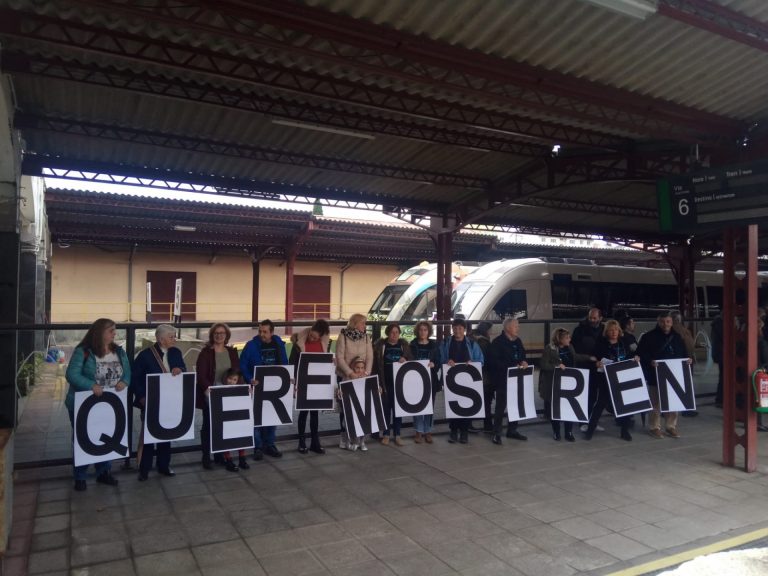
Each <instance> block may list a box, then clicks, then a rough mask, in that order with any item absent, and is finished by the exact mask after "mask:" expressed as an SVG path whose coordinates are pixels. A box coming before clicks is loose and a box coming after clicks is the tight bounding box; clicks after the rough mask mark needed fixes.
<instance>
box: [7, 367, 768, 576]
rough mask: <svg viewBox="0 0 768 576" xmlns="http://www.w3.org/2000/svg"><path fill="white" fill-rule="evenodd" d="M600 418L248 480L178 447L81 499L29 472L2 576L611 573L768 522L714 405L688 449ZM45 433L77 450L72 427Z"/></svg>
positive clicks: (761, 495) (256, 468)
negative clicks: (166, 468) (579, 425)
mask: <svg viewBox="0 0 768 576" xmlns="http://www.w3.org/2000/svg"><path fill="white" fill-rule="evenodd" d="M49 386H52V387H53V389H54V390H55V388H56V385H55V379H52V380H51V381H50V382H49ZM49 393H50V394H51V398H53V396H55V394H54V393H53V392H51V390H49ZM30 406H32V405H30ZM28 407H29V406H28ZM56 409H57V408H56V406H55V404H54V403H53V400H51V408H50V410H52V411H55V410H56ZM29 415H30V412H27V411H26V409H25V415H24V416H23V419H22V423H25V422H27V421H28V418H29ZM37 416H38V417H39V418H40V422H41V423H42V422H43V419H44V418H46V417H47V418H52V416H51V414H50V413H48V414H47V415H46V413H45V411H43V410H42V409H38V412H37ZM604 424H605V425H606V428H608V430H607V431H606V432H605V433H602V434H596V435H595V437H594V439H593V440H592V442H585V441H581V440H580V439H579V440H578V441H577V442H576V443H575V444H568V443H564V442H554V441H553V440H552V439H551V438H550V436H549V433H548V430H549V427H548V426H547V425H546V424H534V425H529V426H525V427H524V431H525V433H527V434H528V435H529V438H530V439H529V441H528V442H524V443H523V442H517V441H508V442H506V443H505V445H504V446H502V447H498V446H495V445H493V444H491V443H490V441H489V439H488V437H486V436H483V435H479V436H476V435H473V436H471V438H470V444H469V445H466V446H459V445H456V446H454V445H450V444H448V443H447V441H446V436H445V435H442V436H438V437H437V441H436V443H435V444H434V445H431V446H429V445H415V444H413V443H411V442H408V444H407V445H406V446H405V447H403V448H396V447H394V446H389V447H384V446H380V445H378V444H376V445H372V446H371V450H370V452H368V453H367V454H361V453H351V452H347V451H341V450H339V449H338V448H331V447H329V449H328V453H327V454H326V455H324V456H317V455H313V454H310V455H307V456H302V455H300V454H298V453H296V452H295V451H294V450H293V448H294V442H290V443H285V444H283V445H282V448H283V449H284V450H285V456H284V457H283V458H282V459H280V460H269V461H264V462H260V463H253V467H252V468H251V469H250V470H248V471H243V472H240V473H238V474H232V473H228V472H226V471H224V470H223V469H217V470H214V471H204V470H202V469H201V467H200V466H199V455H198V454H197V453H194V454H192V453H190V454H182V455H176V456H174V462H173V466H174V468H175V469H176V471H177V473H178V474H177V476H176V477H175V478H159V477H158V476H157V475H153V476H152V477H151V478H150V480H149V481H148V482H145V483H139V482H137V481H136V475H135V472H127V471H125V472H123V471H118V472H117V473H116V475H117V477H118V478H119V479H120V486H119V487H118V488H111V487H106V486H101V485H96V484H95V483H93V482H92V479H90V480H89V482H90V484H89V486H88V490H87V492H85V493H75V492H73V491H72V481H71V469H70V468H69V467H64V466H62V467H50V468H45V469H40V468H38V469H34V470H22V471H19V472H17V480H16V484H15V490H16V497H15V503H14V504H15V511H14V514H15V516H14V525H13V532H12V537H11V548H10V550H9V553H8V556H7V558H6V559H5V572H6V574H11V575H14V576H20V575H24V574H27V573H29V574H72V575H78V576H85V575H89V576H92V575H100V574H109V575H110V576H122V575H134V574H135V575H139V576H150V575H155V574H161V575H166V574H184V575H187V574H204V575H209V576H212V575H229V574H232V575H235V574H237V575H240V574H243V575H246V574H253V575H263V574H269V575H276V576H279V575H286V576H287V575H292V574H296V575H299V574H300V575H318V574H336V575H344V574H349V575H358V574H360V575H363V574H365V575H378V574H398V575H401V576H408V575H411V574H413V575H418V576H426V575H442V574H464V575H470V574H478V575H479V574H482V575H484V576H492V575H494V574H504V575H512V576H515V575H520V574H524V575H528V576H535V575H539V574H540V575H546V576H557V575H569V574H576V573H587V574H590V573H592V574H608V573H611V572H615V571H617V570H620V569H622V568H626V567H627V566H630V565H634V564H640V563H643V562H647V561H650V560H654V559H657V558H659V557H661V556H665V555H668V554H671V553H675V552H680V551H682V550H685V549H688V548H693V547H697V546H701V545H704V544H708V543H711V542H713V541H715V540H718V539H723V538H726V537H730V536H733V535H735V534H739V533H743V532H747V531H750V530H754V529H755V528H758V527H764V526H765V525H766V524H768V518H766V510H767V509H768V508H767V507H766V504H767V503H768V475H766V472H768V466H766V464H768V449H766V448H763V449H762V450H761V457H762V461H763V462H764V464H763V466H761V469H760V471H759V472H758V473H755V474H749V475H747V474H745V473H743V472H741V471H739V470H733V469H726V468H723V467H721V466H720V465H719V463H718V462H719V458H720V426H721V417H720V413H719V411H717V410H716V409H714V408H713V407H709V406H705V407H703V408H702V410H701V414H700V416H699V417H697V418H686V419H682V421H681V432H682V434H683V437H682V438H681V439H679V440H674V439H670V438H667V439H664V440H653V439H651V438H650V437H648V436H647V435H646V434H644V433H642V431H641V430H636V431H635V440H634V441H633V442H631V443H625V442H623V441H621V440H619V439H618V431H617V429H616V428H614V426H613V424H612V421H611V420H610V419H605V420H604ZM638 426H639V422H638ZM41 429H42V426H41ZM21 440H23V441H24V442H29V444H28V445H24V444H22V442H21V441H20V442H19V443H18V444H17V450H19V451H21V450H26V449H33V448H34V445H33V440H34V434H31V433H30V434H28V435H27V437H26V438H25V437H24V436H22V438H21ZM40 441H41V442H42V444H41V445H42V446H53V445H54V444H58V443H59V442H61V443H62V444H67V445H69V441H70V436H69V430H61V429H59V430H58V431H57V432H54V431H48V432H46V433H45V434H44V435H43V434H42V432H41V440H40ZM328 443H329V444H330V441H328ZM22 446H23V447H22ZM51 449H52V448H51ZM52 453H53V452H52Z"/></svg>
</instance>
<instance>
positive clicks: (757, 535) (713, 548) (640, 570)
mask: <svg viewBox="0 0 768 576" xmlns="http://www.w3.org/2000/svg"><path fill="white" fill-rule="evenodd" d="M766 537H768V528H761V529H759V530H754V531H752V532H747V533H746V534H742V535H741V536H734V537H733V538H726V539H725V540H720V541H719V542H715V543H713V544H708V545H707V546H701V547H700V548H694V549H692V550H687V551H685V552H679V553H678V554H673V555H672V556H667V557H665V558H660V559H659V560H653V561H651V562H646V563H645V564H639V565H637V566H632V567H630V568H625V569H623V570H619V571H618V572H611V573H610V574H608V575H606V576H640V575H641V574H647V573H648V572H654V571H656V570H663V569H664V568H669V567H670V566H675V565H677V564H682V563H683V562H687V561H688V560H693V559H694V558H696V557H698V556H706V555H707V554H714V553H715V552H722V551H723V550H727V549H729V548H735V547H737V546H742V545H744V544H746V543H748V542H752V541H754V540H759V539H761V538H766Z"/></svg>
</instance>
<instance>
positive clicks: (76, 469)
mask: <svg viewBox="0 0 768 576" xmlns="http://www.w3.org/2000/svg"><path fill="white" fill-rule="evenodd" d="M67 412H68V413H69V423H70V424H71V425H72V434H74V433H75V414H74V412H72V411H69V410H68V411H67ZM73 445H74V443H73ZM73 460H74V457H73ZM93 467H94V468H96V475H97V476H101V475H102V474H108V473H109V472H110V470H112V462H110V461H109V460H107V461H106V462H97V463H96V464H94V465H93ZM72 469H73V470H72V476H73V477H74V479H75V480H85V479H86V478H87V477H88V464H86V465H85V466H73V467H72Z"/></svg>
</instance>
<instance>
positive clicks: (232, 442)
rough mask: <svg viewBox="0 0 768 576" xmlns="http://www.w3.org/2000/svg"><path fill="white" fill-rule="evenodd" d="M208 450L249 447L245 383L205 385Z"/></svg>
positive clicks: (250, 408) (250, 413)
mask: <svg viewBox="0 0 768 576" xmlns="http://www.w3.org/2000/svg"><path fill="white" fill-rule="evenodd" d="M208 400H209V402H210V404H209V410H208V414H209V418H210V421H209V426H208V429H209V430H210V434H211V437H210V441H211V444H210V446H211V452H225V451H228V450H244V449H246V448H253V400H252V399H251V387H250V386H248V385H247V384H246V385H234V386H232V385H229V386H211V387H210V388H208Z"/></svg>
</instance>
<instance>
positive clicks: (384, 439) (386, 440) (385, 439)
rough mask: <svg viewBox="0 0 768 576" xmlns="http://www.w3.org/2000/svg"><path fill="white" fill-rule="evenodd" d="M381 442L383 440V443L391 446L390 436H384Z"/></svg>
mask: <svg viewBox="0 0 768 576" xmlns="http://www.w3.org/2000/svg"><path fill="white" fill-rule="evenodd" d="M380 442H381V443H382V444H383V445H384V446H389V436H384V437H382V439H381V440H380Z"/></svg>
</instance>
